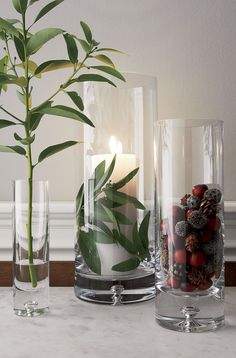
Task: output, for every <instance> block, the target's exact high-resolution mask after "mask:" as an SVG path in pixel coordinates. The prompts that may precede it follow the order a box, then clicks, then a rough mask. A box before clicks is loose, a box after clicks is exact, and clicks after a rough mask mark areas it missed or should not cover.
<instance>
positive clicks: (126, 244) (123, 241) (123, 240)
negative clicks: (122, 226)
mask: <svg viewBox="0 0 236 358" xmlns="http://www.w3.org/2000/svg"><path fill="white" fill-rule="evenodd" d="M113 234H114V237H115V239H116V241H117V242H118V243H119V244H120V246H122V247H123V248H124V249H125V250H126V251H127V252H128V253H130V254H133V255H136V254H137V251H136V249H135V246H134V244H133V243H132V242H131V241H129V240H128V239H127V237H125V236H124V235H123V234H122V233H121V232H120V233H119V232H118V231H117V230H113Z"/></svg>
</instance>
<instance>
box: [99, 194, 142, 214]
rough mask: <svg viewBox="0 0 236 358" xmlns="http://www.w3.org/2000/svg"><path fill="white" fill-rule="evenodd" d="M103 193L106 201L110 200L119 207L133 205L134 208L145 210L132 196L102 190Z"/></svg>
mask: <svg viewBox="0 0 236 358" xmlns="http://www.w3.org/2000/svg"><path fill="white" fill-rule="evenodd" d="M104 192H105V194H106V196H107V197H108V199H110V200H111V201H114V202H116V203H119V204H121V205H126V204H133V205H134V207H135V208H137V209H141V210H145V206H143V204H142V203H141V202H140V201H138V199H136V198H135V197H134V196H130V195H127V194H125V193H122V192H120V191H115V190H112V189H104Z"/></svg>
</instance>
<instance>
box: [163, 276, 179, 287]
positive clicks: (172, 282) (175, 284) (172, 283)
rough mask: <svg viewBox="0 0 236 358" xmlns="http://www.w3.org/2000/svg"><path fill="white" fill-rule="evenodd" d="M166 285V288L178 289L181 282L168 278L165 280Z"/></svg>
mask: <svg viewBox="0 0 236 358" xmlns="http://www.w3.org/2000/svg"><path fill="white" fill-rule="evenodd" d="M166 283H167V285H168V286H170V287H172V288H179V286H180V284H181V282H180V281H179V280H177V279H176V278H174V277H168V279H167V280H166Z"/></svg>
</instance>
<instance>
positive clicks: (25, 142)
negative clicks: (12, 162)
mask: <svg viewBox="0 0 236 358" xmlns="http://www.w3.org/2000/svg"><path fill="white" fill-rule="evenodd" d="M14 138H15V140H17V141H19V142H21V144H23V145H28V144H31V143H33V142H34V140H35V134H34V135H33V136H32V137H27V138H21V137H20V136H19V135H18V134H17V133H14Z"/></svg>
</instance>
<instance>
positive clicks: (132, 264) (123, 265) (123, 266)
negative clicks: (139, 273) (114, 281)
mask: <svg viewBox="0 0 236 358" xmlns="http://www.w3.org/2000/svg"><path fill="white" fill-rule="evenodd" d="M139 264H140V260H139V259H138V258H137V257H133V258H131V259H128V260H126V261H122V262H120V263H119V264H117V265H114V266H112V270H113V271H118V272H126V271H131V270H134V269H136V268H137V267H138V266H139Z"/></svg>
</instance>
